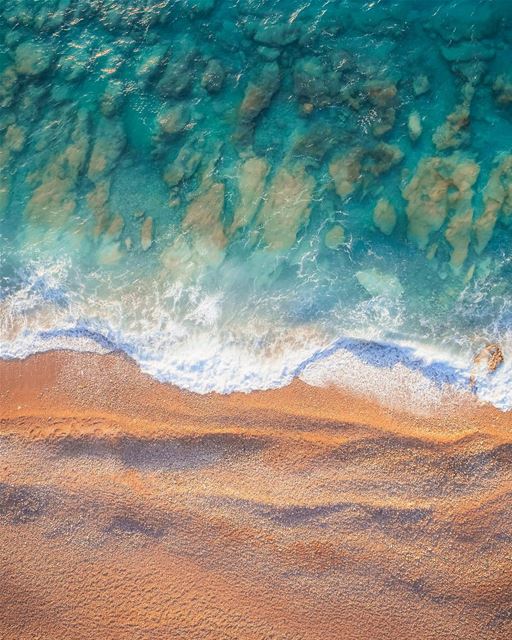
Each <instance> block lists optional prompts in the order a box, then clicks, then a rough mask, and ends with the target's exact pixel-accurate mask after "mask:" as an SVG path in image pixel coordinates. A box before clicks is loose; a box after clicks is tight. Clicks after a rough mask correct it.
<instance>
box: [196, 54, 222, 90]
mask: <svg viewBox="0 0 512 640" xmlns="http://www.w3.org/2000/svg"><path fill="white" fill-rule="evenodd" d="M225 77H226V73H225V71H224V68H223V66H222V65H221V63H220V62H219V61H218V60H209V61H208V64H207V65H206V69H205V70H204V72H203V76H202V78H201V86H202V87H203V89H206V91H208V93H213V94H214V93H219V91H220V90H221V89H222V87H223V85H224V79H225Z"/></svg>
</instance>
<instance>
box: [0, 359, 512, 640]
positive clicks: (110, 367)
mask: <svg viewBox="0 0 512 640" xmlns="http://www.w3.org/2000/svg"><path fill="white" fill-rule="evenodd" d="M511 427H512V415H511V414H510V413H509V414H507V413H504V412H501V411H499V410H497V409H495V408H494V407H492V406H489V405H484V404H481V403H479V402H478V401H476V400H475V398H474V397H472V396H468V395H467V394H461V393H452V394H451V396H447V397H446V402H445V403H444V404H443V406H442V407H441V408H438V409H437V410H436V411H435V412H433V413H432V414H431V415H429V416H428V417H426V416H425V415H419V414H418V413H414V411H412V408H411V407H407V406H405V407H402V408H401V410H397V409H392V408H389V407H382V406H381V405H379V404H378V403H376V402H374V401H373V402H372V401H371V400H368V399H367V398H364V397H362V396H358V395H356V394H353V393H352V394H351V393H348V392H347V391H346V390H343V389H335V388H321V387H312V386H309V385H307V384H306V383H305V382H302V381H300V380H295V381H294V382H292V383H291V384H290V385H289V386H288V387H286V388H281V389H276V390H271V391H256V392H252V393H250V394H245V393H233V394H230V395H226V396H223V395H219V394H208V395H198V394H194V393H191V392H188V391H182V390H179V389H177V388H175V387H172V386H170V385H166V384H163V383H159V382H157V381H156V380H154V379H152V378H151V377H150V376H148V375H146V374H144V373H142V372H141V371H140V369H139V368H138V366H137V365H136V364H135V363H134V362H133V361H132V360H130V359H129V358H128V357H126V356H124V355H120V354H107V355H96V354H77V353H73V352H64V351H57V352H53V353H44V354H38V355H34V356H31V357H29V358H28V359H25V360H11V361H0V452H1V454H2V464H1V465H0V572H1V574H2V576H4V578H5V579H4V587H3V589H2V592H1V593H0V610H1V611H2V616H1V620H0V635H1V636H2V638H5V639H6V640H20V639H23V640H28V639H32V638H37V637H44V638H53V637H58V638H60V639H61V640H68V638H69V640H71V639H73V640H77V638H78V639H82V638H83V640H96V639H97V640H100V638H101V639H102V640H103V639H104V638H106V637H109V638H110V637H112V638H114V637H115V638H116V639H119V640H125V639H126V640H128V639H131V638H133V637H140V638H146V637H148V638H152V640H153V639H156V640H168V639H169V638H185V637H186V638H188V639H190V640H203V639H207V640H210V639H211V640H219V639H220V638H226V639H227V638H235V637H236V638H238V637H243V638H245V639H247V640H262V639H263V638H267V637H273V638H275V639H276V640H291V639H292V638H293V639H294V640H295V639H296V638H297V639H298V638H300V639H303V640H326V639H327V640H337V638H340V637H343V638H346V639H347V640H389V638H394V639H395V640H410V638H412V637H414V638H418V640H430V638H433V637H436V638H439V639H442V640H454V639H455V638H457V639H458V638H465V639H466V640H501V639H502V638H505V637H508V636H509V634H510V632H511V631H512V621H511V620H510V617H509V614H508V612H509V598H508V595H507V594H508V593H509V592H510V587H511V583H510V560H509V558H510V552H511V549H512V546H511V543H510V540H512V521H511V520H510V513H512V474H511V471H510V469H511V468H512V467H511V462H512V429H511ZM20 536H21V537H20ZM20 539H22V540H23V544H20ZM48 611H52V616H51V617H48V615H47V612H48ZM70 612H72V617H70V615H71V614H70Z"/></svg>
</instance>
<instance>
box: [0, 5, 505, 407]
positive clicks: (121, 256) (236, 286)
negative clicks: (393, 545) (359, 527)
mask: <svg viewBox="0 0 512 640" xmlns="http://www.w3.org/2000/svg"><path fill="white" fill-rule="evenodd" d="M0 12H1V15H2V19H1V20H0V43H1V44H0V74H1V76H0V77H1V82H0V136H1V137H0V140H1V143H0V164H1V174H0V243H1V244H0V247H1V250H0V278H1V280H0V355H2V356H3V357H8V358H10V357H19V356H23V355H27V354H28V353H32V352H35V351H40V350H45V349H49V348H55V347H56V346H57V347H70V348H77V349H84V350H90V349H94V350H98V349H99V350H102V349H103V350H111V349H122V350H123V351H125V352H126V353H127V354H128V355H130V356H131V357H133V358H135V359H136V360H137V361H138V362H139V363H140V365H141V366H142V368H143V369H144V370H145V371H148V372H149V373H151V374H152V375H155V376H157V377H158V378H159V379H162V380H166V381H170V382H173V383H175V384H177V385H179V386H182V387H185V388H188V389H192V390H196V391H200V392H206V391H212V390H215V391H221V392H227V391H232V390H236V389H239V390H246V391H248V390H251V389H256V388H268V387H274V386H278V385H281V384H285V383H287V382H288V381H290V380H291V379H292V378H293V377H294V376H298V375H303V376H305V377H306V379H308V374H307V371H308V368H309V367H310V366H311V365H312V364H315V366H316V367H317V366H318V362H319V361H322V362H325V366H326V367H328V368H329V367H330V369H329V374H328V375H327V378H328V379H330V380H333V381H336V380H340V379H343V375H342V374H341V372H340V370H339V367H342V366H349V367H350V368H353V367H354V366H355V365H354V358H355V361H359V362H361V363H362V364H363V365H364V367H366V366H367V365H371V366H372V367H374V369H375V371H376V372H377V373H376V376H375V378H376V380H375V384H376V385H378V384H379V382H378V378H379V375H381V372H384V373H385V374H386V375H388V374H389V375H391V373H392V371H393V369H394V368H396V365H400V366H401V367H405V368H406V369H409V370H410V371H412V372H414V375H416V374H417V372H421V374H422V375H423V376H424V377H425V379H426V380H428V381H429V384H430V383H431V382H433V383H434V384H442V383H443V382H452V383H454V384H456V385H460V386H465V387H468V386H469V378H470V375H471V373H472V371H473V370H474V364H473V359H474V357H475V355H476V354H478V353H479V352H480V350H481V349H482V348H483V347H485V346H486V345H488V344H494V343H498V344H499V345H500V347H501V349H502V351H503V354H504V363H503V364H502V365H501V366H500V367H499V368H498V369H497V371H495V372H494V373H492V374H488V373H487V372H485V371H480V372H478V375H477V376H476V384H475V385H474V387H473V388H474V390H475V391H476V392H477V393H478V394H479V395H480V397H482V398H483V399H487V400H490V401H491V402H493V403H494V404H496V405H497V406H500V407H502V408H511V407H512V392H511V391H510V389H511V383H512V365H511V364H510V361H511V359H512V278H511V275H512V265H511V256H512V253H511V240H512V230H511V224H512V149H511V145H512V72H511V71H510V64H509V61H510V54H511V48H512V47H511V44H512V43H511V38H512V35H511V34H512V30H511V27H512V5H511V4H510V3H509V2H506V1H501V0H499V1H498V0H495V1H493V2H487V1H480V2H479V1H477V0H458V1H451V2H437V1H432V0H428V1H426V0H424V1H422V2H420V1H414V2H413V1H412V0H411V1H408V0H400V1H394V2H392V1H384V0H382V1H380V2H379V1H375V2H367V3H365V2H355V1H349V0H343V1H334V0H332V1H331V0H325V1H322V2H320V1H314V0H310V1H309V2H306V1H305V2H291V1H290V0H287V1H278V2H276V1H273V2H270V1H263V0H259V1H252V0H239V1H238V2H234V1H231V0H217V1H215V0H203V1H200V0H198V1H194V0H182V1H171V0H161V1H159V2H154V1H151V0H146V1H144V2H142V1H141V2H133V1H132V2H112V1H106V0H105V1H102V0H60V1H49V0H45V1H43V2H41V1H35V0H34V1H21V0H15V1H14V0H13V1H12V2H11V1H8V0H3V1H2V2H0ZM337 352H344V353H347V354H350V356H351V357H350V358H349V359H348V360H347V358H345V359H344V358H343V357H342V358H338V359H337V360H336V358H333V357H332V356H333V354H335V353H337ZM333 363H334V364H333ZM343 363H345V364H343ZM347 363H348V364H347ZM361 371H362V372H364V371H366V369H362V370H361ZM362 375H363V373H362ZM364 375H366V373H364ZM313 377H314V376H313ZM327 378H326V376H325V375H324V377H323V378H322V379H323V380H324V381H325V380H326V379H327ZM309 379H311V376H309Z"/></svg>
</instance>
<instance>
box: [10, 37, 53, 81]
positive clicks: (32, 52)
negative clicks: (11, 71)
mask: <svg viewBox="0 0 512 640" xmlns="http://www.w3.org/2000/svg"><path fill="white" fill-rule="evenodd" d="M51 61H52V51H51V48H50V47H48V46H45V45H43V44H39V43H36V42H22V43H21V44H20V45H19V46H18V47H17V48H16V51H15V52H14V66H15V68H16V72H17V73H19V74H20V75H26V76H39V75H41V74H43V73H44V72H45V71H47V70H48V68H49V67H50V64H51Z"/></svg>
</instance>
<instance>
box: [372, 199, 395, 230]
mask: <svg viewBox="0 0 512 640" xmlns="http://www.w3.org/2000/svg"><path fill="white" fill-rule="evenodd" d="M396 220H397V215H396V211H395V208H394V207H393V205H392V204H391V202H389V200H387V199H386V198H380V199H379V200H378V202H377V204H376V205H375V209H374V210H373V223H374V224H375V226H376V227H377V229H379V231H381V232H382V233H383V234H384V235H386V236H389V235H391V234H392V233H393V229H394V228H395V226H396Z"/></svg>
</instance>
